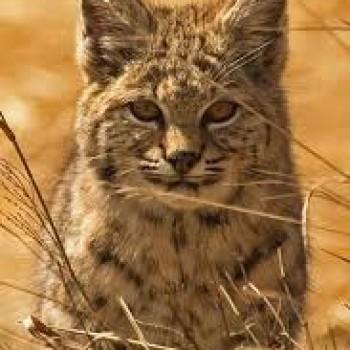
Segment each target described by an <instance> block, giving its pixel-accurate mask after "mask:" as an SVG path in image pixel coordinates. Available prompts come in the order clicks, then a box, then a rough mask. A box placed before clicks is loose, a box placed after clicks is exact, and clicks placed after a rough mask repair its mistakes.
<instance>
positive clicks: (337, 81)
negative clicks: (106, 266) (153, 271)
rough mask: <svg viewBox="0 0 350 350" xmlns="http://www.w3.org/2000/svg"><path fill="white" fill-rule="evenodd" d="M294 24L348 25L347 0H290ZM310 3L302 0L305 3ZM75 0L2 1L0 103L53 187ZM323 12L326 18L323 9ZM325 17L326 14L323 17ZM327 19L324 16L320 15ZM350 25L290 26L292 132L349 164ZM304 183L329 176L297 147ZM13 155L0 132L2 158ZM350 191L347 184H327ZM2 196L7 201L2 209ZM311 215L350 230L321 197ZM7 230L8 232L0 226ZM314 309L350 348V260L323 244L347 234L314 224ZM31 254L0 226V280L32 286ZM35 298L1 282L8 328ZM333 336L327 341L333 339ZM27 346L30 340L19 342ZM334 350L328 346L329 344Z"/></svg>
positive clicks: (70, 67)
mask: <svg viewBox="0 0 350 350" xmlns="http://www.w3.org/2000/svg"><path fill="white" fill-rule="evenodd" d="M290 3H291V6H290V7H291V9H290V10H291V26H292V27H294V26H298V25H322V23H321V21H322V20H323V21H324V22H325V23H326V24H328V25H338V24H341V23H340V20H347V21H349V20H350V1H348V0H326V1H319V0H291V1H290ZM303 3H305V5H303ZM75 10H76V3H75V1H74V0H61V1H47V0H10V1H1V2H0V44H1V46H0V47H1V54H0V108H1V110H2V111H3V112H4V113H5V115H6V116H7V118H8V121H9V123H10V124H11V126H13V128H14V130H15V131H16V134H17V136H18V140H19V141H20V143H21V145H22V146H23V148H24V150H25V152H26V154H27V156H28V158H29V160H30V164H31V166H32V169H33V171H34V173H35V175H36V177H37V179H38V181H39V183H40V185H41V187H42V189H43V190H44V193H45V194H46V195H48V194H49V189H50V188H52V184H53V183H54V182H55V180H56V179H57V176H58V174H59V169H60V167H61V166H62V164H63V161H64V157H65V155H66V154H65V150H66V149H67V148H68V147H69V143H70V139H71V130H72V118H73V115H74V104H75V100H76V97H77V95H78V92H79V89H80V85H79V72H78V70H77V67H76V66H75V63H74V39H75V38H74V36H75ZM318 17H319V18H318ZM320 19H321V20H320ZM323 24H324V23H323ZM349 67H350V32H343V33H335V34H334V35H333V34H331V33H327V32H292V33H291V59H290V64H289V67H288V71H287V73H286V77H285V86H286V89H287V90H288V92H289V95H290V104H291V112H292V121H293V126H294V133H295V135H296V136H297V137H298V138H299V139H301V140H303V141H304V142H305V143H306V144H308V145H309V146H311V147H312V148H313V149H315V150H317V151H318V152H320V153H321V154H322V155H323V156H324V157H326V158H327V159H329V160H331V161H332V162H333V163H335V164H336V165H337V166H338V167H340V168H342V169H344V170H345V171H348V172H350V103H349V100H350V91H349V86H350V69H349ZM295 151H296V155H297V159H298V165H299V169H300V173H301V174H303V175H305V177H304V176H303V178H302V180H303V182H304V183H310V182H315V181H317V180H318V179H319V178H321V177H323V176H325V177H332V176H333V175H336V174H334V172H332V171H331V170H329V169H327V168H326V167H325V166H323V165H322V164H321V163H320V162H318V161H316V160H315V159H314V158H313V157H312V156H309V155H306V154H305V153H304V152H303V151H302V150H300V149H299V148H298V147H296V148H295ZM4 156H6V157H7V158H8V159H11V157H12V154H11V152H9V149H8V144H7V143H6V140H5V138H4V137H2V136H1V135H0V157H4ZM329 187H332V188H333V189H335V190H337V191H339V193H342V194H343V195H344V196H347V198H348V200H350V190H349V189H350V187H349V185H348V186H346V185H342V186H340V185H334V184H333V183H332V184H331V185H329ZM4 207H5V204H4V203H0V208H2V209H4ZM311 214H312V218H313V220H315V221H316V222H319V223H321V222H322V224H324V225H326V226H329V227H333V228H338V229H342V230H344V231H346V230H347V231H349V232H350V211H349V210H345V209H342V208H341V207H339V206H337V205H335V204H334V203H326V202H324V201H321V200H316V201H315V202H314V205H313V206H312V210H311ZM0 232H1V231H0ZM310 235H311V247H312V248H311V249H312V261H311V283H310V293H309V310H308V315H307V316H308V318H309V321H310V328H311V332H312V335H313V339H314V342H315V349H316V350H318V349H323V348H324V347H323V346H321V344H322V341H324V339H327V338H329V337H328V336H327V333H328V329H329V328H332V329H334V333H335V339H336V342H337V346H338V349H341V350H346V349H350V309H347V308H346V307H345V306H344V304H345V303H346V302H347V303H348V304H350V265H349V264H346V263H344V262H342V261H340V260H338V259H336V258H334V257H332V256H330V255H328V254H327V253H325V252H324V251H322V249H326V250H329V251H332V252H335V253H337V254H341V255H342V256H344V257H349V256H350V235H346V234H339V233H329V232H319V231H311V232H310ZM33 266H34V261H33V259H32V258H31V256H30V254H29V253H28V252H27V251H26V249H25V248H23V247H21V246H19V245H18V244H17V243H16V242H15V241H14V240H13V239H12V238H10V237H8V236H6V235H5V234H3V233H2V232H1V234H0V280H2V281H4V280H5V281H10V282H14V283H16V284H18V285H21V286H30V282H31V280H32V279H33V272H32V271H33V270H32V269H33ZM31 302H32V300H31V298H30V297H28V296H27V295H26V294H25V293H19V292H15V291H11V290H9V289H7V288H5V287H1V286H0V343H1V341H2V340H5V335H4V332H3V329H2V328H1V327H5V328H6V329H15V330H16V331H17V332H18V333H20V334H21V328H20V326H18V325H17V324H16V322H17V321H18V320H21V319H23V318H24V317H25V316H26V315H27V313H28V312H30V311H29V310H30V307H31ZM329 344H330V343H329ZM18 348H21V349H29V345H26V344H25V343H23V344H22V345H20V346H18ZM330 348H331V349H332V347H331V346H330V345H329V347H328V349H330Z"/></svg>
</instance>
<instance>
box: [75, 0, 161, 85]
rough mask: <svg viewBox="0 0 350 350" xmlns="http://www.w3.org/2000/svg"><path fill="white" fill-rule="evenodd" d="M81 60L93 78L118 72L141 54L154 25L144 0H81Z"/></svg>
mask: <svg viewBox="0 0 350 350" xmlns="http://www.w3.org/2000/svg"><path fill="white" fill-rule="evenodd" d="M81 14H82V21H81V32H80V38H79V51H78V55H79V60H80V63H81V65H82V68H83V70H84V72H85V73H86V76H87V78H88V80H89V81H105V80H106V79H109V78H110V77H113V76H118V74H120V72H121V71H122V70H123V68H124V66H125V65H126V64H127V63H128V62H129V61H130V60H133V59H135V58H137V57H139V56H140V55H142V53H143V51H144V50H145V48H146V47H147V40H148V39H149V35H150V34H151V32H152V29H153V27H154V23H155V21H154V19H153V16H152V14H151V12H150V10H149V9H148V8H147V7H146V6H145V5H144V4H143V2H142V1H141V0H81Z"/></svg>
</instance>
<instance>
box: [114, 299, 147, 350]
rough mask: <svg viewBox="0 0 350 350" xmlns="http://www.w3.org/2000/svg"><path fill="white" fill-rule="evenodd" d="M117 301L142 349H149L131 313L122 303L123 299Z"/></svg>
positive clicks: (124, 303)
mask: <svg viewBox="0 0 350 350" xmlns="http://www.w3.org/2000/svg"><path fill="white" fill-rule="evenodd" d="M118 301H119V304H120V306H121V308H122V309H123V311H124V313H125V315H126V317H127V318H128V320H129V322H130V324H131V326H132V328H133V329H134V331H135V333H136V335H137V337H138V339H139V341H140V342H141V343H142V346H143V347H144V349H146V350H149V348H148V346H147V341H146V338H145V336H144V335H143V333H142V331H141V328H140V327H139V325H138V324H137V322H136V320H135V318H134V316H133V314H132V312H131V311H130V309H129V307H128V305H127V304H126V302H125V301H124V299H123V298H122V297H120V298H118Z"/></svg>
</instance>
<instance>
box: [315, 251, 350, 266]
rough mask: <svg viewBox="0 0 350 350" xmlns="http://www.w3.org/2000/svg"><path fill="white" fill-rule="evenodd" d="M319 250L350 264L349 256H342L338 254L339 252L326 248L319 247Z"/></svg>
mask: <svg viewBox="0 0 350 350" xmlns="http://www.w3.org/2000/svg"><path fill="white" fill-rule="evenodd" d="M320 250H321V251H322V252H324V253H326V254H328V255H331V256H333V257H335V258H337V259H339V260H341V261H343V262H345V263H347V264H350V258H347V257H345V256H342V255H340V254H337V253H334V252H331V251H329V250H327V249H323V248H320Z"/></svg>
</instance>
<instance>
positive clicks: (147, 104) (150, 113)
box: [129, 100, 162, 122]
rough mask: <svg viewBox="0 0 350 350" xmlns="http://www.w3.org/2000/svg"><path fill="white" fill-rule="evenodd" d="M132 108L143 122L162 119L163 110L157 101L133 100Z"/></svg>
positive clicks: (135, 115) (134, 113) (133, 112)
mask: <svg viewBox="0 0 350 350" xmlns="http://www.w3.org/2000/svg"><path fill="white" fill-rule="evenodd" d="M129 107H130V110H131V112H132V114H133V115H134V117H136V118H137V119H139V120H140V121H143V122H153V121H160V119H161V117H162V111H161V110H160V108H159V107H158V106H157V104H156V103H154V102H153V101H150V100H138V101H134V102H131V103H130V105H129Z"/></svg>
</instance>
